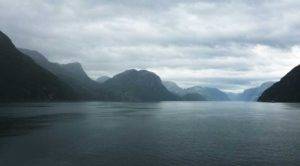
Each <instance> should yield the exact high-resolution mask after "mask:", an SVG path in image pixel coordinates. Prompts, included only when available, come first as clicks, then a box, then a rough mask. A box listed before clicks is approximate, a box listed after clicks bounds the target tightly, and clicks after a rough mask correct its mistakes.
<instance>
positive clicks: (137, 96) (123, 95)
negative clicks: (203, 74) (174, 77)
mask: <svg viewBox="0 0 300 166" xmlns="http://www.w3.org/2000/svg"><path fill="white" fill-rule="evenodd" d="M101 85H102V87H103V88H104V89H106V90H107V91H108V92H110V93H113V94H115V95H116V96H119V97H120V98H119V100H120V101H170V100H179V97H178V96H176V95H174V94H172V93H171V92H169V91H168V90H167V89H166V88H165V87H164V85H163V84H162V81H161V79H160V78H159V76H157V75H156V74H155V73H152V72H149V71H147V70H135V69H131V70H126V71H124V72H122V73H120V74H117V75H115V76H114V77H112V78H111V79H108V80H107V81H105V82H104V83H103V84H101Z"/></svg>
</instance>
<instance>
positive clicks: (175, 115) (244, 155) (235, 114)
mask: <svg viewBox="0 0 300 166" xmlns="http://www.w3.org/2000/svg"><path fill="white" fill-rule="evenodd" d="M299 156H300V104H294V103H287V104H281V103H251V102H249V103H245V102H158V103H118V102H82V103H14V104H0V165H1V166H2V165H5V166H19V165H22V166H23V165H24V166H27V165H28V166H40V165H43V166H53V165H55V166H56V165H62V166H69V165H70V166H79V165H89V166H94V165H95V166H98V165H297V164H298V163H299V162H300V158H299Z"/></svg>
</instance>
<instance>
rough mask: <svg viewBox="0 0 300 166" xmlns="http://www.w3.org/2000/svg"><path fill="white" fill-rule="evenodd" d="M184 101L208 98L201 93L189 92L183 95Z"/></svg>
mask: <svg viewBox="0 0 300 166" xmlns="http://www.w3.org/2000/svg"><path fill="white" fill-rule="evenodd" d="M181 100H182V101H206V99H205V98H204V97H203V96H202V95H200V94H199V93H188V94H185V95H183V96H181Z"/></svg>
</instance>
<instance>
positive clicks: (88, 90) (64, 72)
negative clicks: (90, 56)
mask: <svg viewBox="0 0 300 166" xmlns="http://www.w3.org/2000/svg"><path fill="white" fill-rule="evenodd" d="M19 50H20V51H21V52H23V53H24V54H26V55H28V56H30V57H31V58H32V59H33V60H34V61H35V62H36V63H37V64H38V65H40V66H41V67H43V68H45V69H47V70H48V71H50V72H51V73H53V74H54V75H56V76H57V77H58V78H59V79H60V80H62V81H63V82H65V83H66V84H68V85H69V86H71V87H72V88H73V89H74V90H75V92H76V93H77V95H78V96H79V97H80V99H82V100H109V99H110V97H111V96H110V95H109V94H107V93H106V92H105V91H104V90H102V89H101V88H100V84H99V83H97V82H96V81H94V80H92V79H90V78H89V76H88V75H87V74H86V73H85V71H84V70H83V68H82V66H81V64H80V63H78V62H74V63H68V64H59V63H53V62H50V61H48V59H47V58H46V57H45V56H44V55H42V54H41V53H39V52H37V51H34V50H29V49H22V48H19Z"/></svg>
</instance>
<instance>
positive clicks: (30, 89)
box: [0, 31, 78, 101]
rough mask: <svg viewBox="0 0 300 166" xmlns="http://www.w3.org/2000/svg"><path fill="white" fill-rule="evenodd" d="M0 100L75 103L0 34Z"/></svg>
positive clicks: (59, 83) (66, 89)
mask: <svg viewBox="0 0 300 166" xmlns="http://www.w3.org/2000/svg"><path fill="white" fill-rule="evenodd" d="M0 76H1V77H0V87H1V88H0V101H33V100H34V101H52V100H77V99H78V96H77V95H76V93H75V92H74V91H73V89H72V88H71V87H70V86H68V85H67V84H65V83H64V82H63V81H61V80H59V78H58V77H56V76H55V75H54V74H52V73H51V72H49V71H47V70H45V69H43V68H42V67H40V66H39V65H37V64H36V63H35V62H34V61H33V60H32V59H31V58H30V57H28V56H27V55H25V54H23V53H22V52H20V51H19V50H17V49H16V47H15V46H14V44H13V43H12V42H11V40H10V39H9V38H8V37H7V36H6V35H5V34H4V33H2V32H1V31H0Z"/></svg>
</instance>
